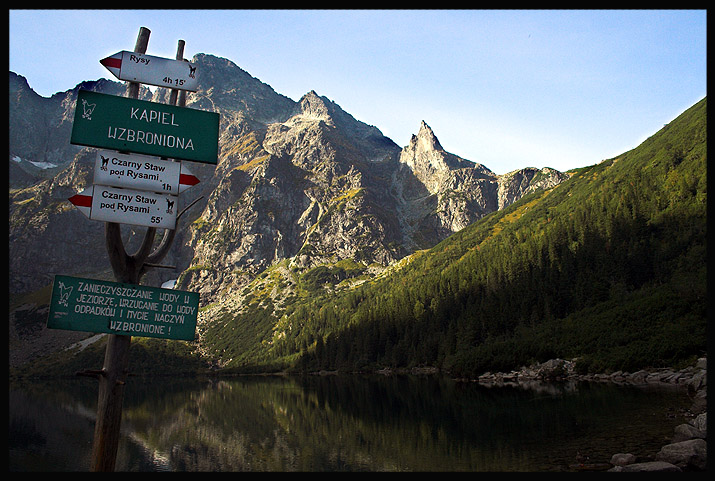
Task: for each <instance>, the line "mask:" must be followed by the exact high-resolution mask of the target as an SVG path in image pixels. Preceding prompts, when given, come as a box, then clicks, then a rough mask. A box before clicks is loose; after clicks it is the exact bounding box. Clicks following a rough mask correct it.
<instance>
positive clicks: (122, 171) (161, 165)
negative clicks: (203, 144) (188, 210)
mask: <svg viewBox="0 0 715 481" xmlns="http://www.w3.org/2000/svg"><path fill="white" fill-rule="evenodd" d="M199 182H200V181H199V179H198V178H197V177H196V176H194V175H193V174H192V173H191V172H190V171H189V169H188V168H187V167H186V166H184V165H183V164H181V163H180V162H172V161H170V160H163V159H158V158H156V157H151V156H147V155H140V154H125V153H120V152H113V151H109V150H100V151H98V152H97V160H96V162H95V164H94V183H95V185H96V184H100V185H109V186H113V187H129V188H133V189H138V190H147V191H150V192H159V193H165V194H173V195H176V194H180V193H182V192H184V191H185V190H187V189H189V188H191V187H193V186H194V185H196V184H198V183H199Z"/></svg>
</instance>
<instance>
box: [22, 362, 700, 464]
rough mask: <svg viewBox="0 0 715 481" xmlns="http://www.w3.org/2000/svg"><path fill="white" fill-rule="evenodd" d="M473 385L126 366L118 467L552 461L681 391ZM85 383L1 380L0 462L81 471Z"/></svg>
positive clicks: (87, 407)
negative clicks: (189, 373) (146, 371)
mask: <svg viewBox="0 0 715 481" xmlns="http://www.w3.org/2000/svg"><path fill="white" fill-rule="evenodd" d="M536 387H538V389H524V388H521V387H516V386H507V387H492V388H489V387H484V386H480V385H478V384H475V383H458V382H454V381H452V380H450V379H447V378H442V377H412V376H388V377H384V376H364V377H361V376H324V377H320V376H308V377H305V378H293V377H291V378H283V377H244V378H232V379H219V380H210V381H199V380H194V379H180V380H176V379H172V380H168V379H141V378H132V379H131V380H130V383H129V384H128V387H127V390H126V393H125V400H124V411H123V421H122V431H123V436H122V442H121V444H120V448H119V453H118V456H117V470H120V471H462V470H464V471H559V470H564V469H567V467H568V465H569V464H573V463H574V462H575V461H574V459H575V455H576V452H577V451H580V452H581V453H583V454H585V455H588V456H589V457H590V460H591V462H608V460H609V459H610V457H611V455H612V454H614V453H616V452H631V453H634V454H636V455H637V456H647V455H652V454H654V453H655V452H657V451H658V449H659V448H660V446H661V445H663V444H665V443H666V442H667V440H668V439H669V438H670V436H672V433H673V428H674V427H675V426H676V425H677V424H680V423H682V422H684V420H683V419H682V417H680V418H679V417H678V415H677V413H678V412H680V411H679V410H681V409H684V408H687V406H688V405H689V400H688V397H687V395H686V394H684V393H683V391H681V390H674V389H649V390H645V389H642V388H634V387H623V386H622V387H619V386H615V385H609V384H578V385H576V384H570V385H568V384H563V385H542V386H536ZM96 392H97V391H96V384H95V383H93V381H90V380H86V379H80V380H76V381H64V382H62V383H48V382H42V383H39V382H38V383H33V384H25V385H23V386H11V388H10V469H11V470H12V471H86V470H88V469H89V465H90V460H89V457H90V453H91V445H92V436H93V429H94V417H95V409H96Z"/></svg>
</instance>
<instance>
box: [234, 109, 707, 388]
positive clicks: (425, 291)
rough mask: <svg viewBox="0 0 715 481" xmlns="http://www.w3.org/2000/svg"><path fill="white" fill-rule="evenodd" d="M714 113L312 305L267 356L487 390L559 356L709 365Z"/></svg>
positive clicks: (599, 363)
mask: <svg viewBox="0 0 715 481" xmlns="http://www.w3.org/2000/svg"><path fill="white" fill-rule="evenodd" d="M705 114H706V100H705V99H703V100H702V101H701V102H699V103H698V104H696V105H695V106H693V107H692V108H691V109H689V110H688V111H686V112H685V113H683V114H682V115H681V116H680V117H679V118H678V119H676V120H675V121H673V122H671V123H670V124H669V125H667V126H666V127H664V128H663V129H662V130H661V131H660V132H658V133H657V134H656V135H654V136H652V137H651V138H649V139H648V140H646V141H645V142H644V143H643V144H642V145H640V146H639V147H638V148H636V149H634V150H632V151H629V152H627V153H625V154H623V155H621V156H619V157H617V158H614V159H610V160H607V161H604V162H602V163H600V164H597V165H594V166H591V167H585V168H581V169H577V170H575V171H573V172H572V173H571V174H572V177H571V178H570V179H569V180H568V181H566V182H564V183H562V184H561V185H559V186H557V187H556V188H554V189H552V190H550V191H540V192H536V193H534V194H532V195H530V196H527V197H525V198H523V199H522V200H521V201H519V202H517V203H515V204H514V205H512V206H510V207H509V208H506V209H504V210H502V211H499V212H495V213H493V214H492V215H490V216H487V217H486V218H484V219H482V220H481V221H479V222H477V223H475V224H473V225H472V226H470V227H468V228H466V229H464V230H463V231H461V232H459V233H457V234H455V235H454V236H452V237H450V238H449V239H447V240H445V241H444V242H442V243H441V244H439V245H437V246H435V247H434V248H433V249H431V250H430V251H429V252H428V253H426V254H423V255H421V256H419V257H417V258H415V259H414V260H413V261H412V262H410V263H409V264H407V265H406V266H405V267H404V268H402V269H400V270H399V271H397V272H395V273H393V274H392V275H390V276H387V277H385V278H382V279H380V280H376V281H371V282H367V283H364V284H363V285H361V286H360V287H357V288H354V289H346V290H344V291H342V292H341V293H338V294H337V295H331V296H329V297H327V296H324V295H317V294H318V293H316V296H315V297H313V298H302V299H301V300H300V301H297V302H295V303H293V304H292V305H291V306H290V308H289V309H287V310H286V311H285V312H279V313H277V315H278V316H282V318H281V323H282V324H284V325H290V326H291V329H289V330H284V331H282V333H283V334H282V335H281V336H280V337H274V340H273V342H272V343H271V344H270V346H267V350H266V351H264V352H263V353H262V354H261V357H262V358H263V359H271V360H272V362H275V361H280V360H283V361H284V362H286V363H291V362H293V360H295V359H296V356H297V355H299V356H300V358H299V360H298V361H297V362H295V363H294V364H293V366H294V368H295V369H308V370H318V369H344V370H359V369H374V368H379V367H383V366H391V367H411V366H420V365H432V366H438V367H441V368H445V369H448V370H450V371H451V372H452V373H454V374H456V375H465V376H474V375H478V374H480V373H482V372H484V371H487V370H509V369H513V368H516V367H519V366H520V365H524V364H527V363H529V362H533V361H544V360H546V359H548V358H552V357H557V356H558V357H569V358H571V357H578V358H579V363H578V368H579V369H581V370H584V371H586V370H590V371H608V370H617V369H623V370H635V369H639V368H642V367H649V366H650V367H655V366H664V365H672V364H675V363H677V362H682V361H683V360H686V359H687V358H689V357H692V356H696V355H699V354H702V353H703V352H704V351H705V348H706V341H705V339H706V335H705V326H706V315H705V311H706V307H705V306H706V290H705V286H706V267H705V266H706V262H705V261H706V200H707V182H706V163H707V151H706V115H705ZM331 279H332V280H333V281H337V280H339V279H340V276H336V272H335V271H334V269H331V268H329V267H326V268H323V269H320V270H314V271H312V272H310V273H308V274H306V275H305V276H304V279H303V280H304V281H305V282H306V283H307V285H308V287H309V288H310V289H316V288H317V287H319V286H320V284H321V283H323V282H325V281H330V280H331ZM269 317H270V316H269ZM274 319H275V317H274ZM235 321H238V322H241V319H235ZM265 322H267V323H268V322H270V319H269V318H266V319H265ZM274 322H275V321H274Z"/></svg>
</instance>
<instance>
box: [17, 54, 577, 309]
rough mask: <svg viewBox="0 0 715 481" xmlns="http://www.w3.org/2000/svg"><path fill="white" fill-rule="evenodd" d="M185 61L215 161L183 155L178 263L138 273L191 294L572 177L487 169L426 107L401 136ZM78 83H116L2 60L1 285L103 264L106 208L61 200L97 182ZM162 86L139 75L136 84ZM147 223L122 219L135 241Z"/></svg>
mask: <svg viewBox="0 0 715 481" xmlns="http://www.w3.org/2000/svg"><path fill="white" fill-rule="evenodd" d="M193 62H195V63H196V64H197V65H199V67H200V71H201V72H202V73H201V76H200V81H199V89H198V91H197V92H194V93H191V94H189V95H188V96H187V104H186V105H187V107H188V108H195V109H202V110H210V111H216V112H219V113H220V115H221V124H220V134H219V135H220V137H219V159H218V164H217V165H216V166H213V165H206V164H195V163H192V165H191V169H192V172H193V173H194V174H195V175H196V176H197V177H199V178H200V179H201V183H200V184H199V185H197V186H195V187H194V188H192V189H190V190H189V191H187V192H186V193H185V194H182V198H181V199H180V207H179V208H180V209H181V208H182V206H185V205H188V203H189V202H191V201H193V200H195V199H197V198H199V197H203V198H202V199H201V200H200V201H199V202H198V203H197V204H196V205H195V206H194V207H192V208H191V209H190V210H189V211H187V213H186V215H185V216H184V218H182V219H181V221H180V223H179V226H178V230H177V236H176V239H175V242H174V246H173V249H172V252H171V253H170V254H169V256H168V257H167V258H166V259H165V263H166V264H168V265H174V266H176V269H175V270H169V269H155V270H153V271H151V272H150V273H149V274H148V275H147V277H145V280H144V282H145V283H147V284H152V285H161V283H163V282H166V281H169V280H172V279H178V282H177V287H178V288H181V289H185V290H192V291H197V292H200V293H201V295H202V304H208V303H211V302H217V301H220V300H221V298H222V296H223V295H225V293H226V292H229V291H233V290H238V289H242V288H243V287H245V286H246V285H247V284H248V282H250V281H251V280H253V279H255V278H256V276H258V275H259V274H260V273H261V272H263V271H265V269H266V268H268V267H270V266H273V265H276V264H277V263H280V262H282V261H289V262H290V265H291V268H292V269H296V270H299V271H300V270H306V269H310V268H313V267H315V266H319V265H325V264H335V263H337V262H340V261H341V260H350V261H351V262H355V263H357V264H358V265H360V266H363V268H364V269H368V270H369V271H370V272H373V273H376V272H380V271H381V270H384V269H385V268H386V267H388V266H390V265H393V264H394V263H395V262H397V261H399V260H400V259H403V258H405V256H407V255H409V254H411V253H413V252H415V251H416V250H417V249H424V248H428V247H431V246H432V245H435V244H436V243H437V242H439V241H441V240H443V239H444V238H446V237H447V236H449V235H451V234H452V233H454V232H456V231H458V230H460V229H462V228H464V227H465V226H467V225H469V224H470V223H472V222H474V221H476V220H478V219H479V218H481V217H483V216H484V215H486V214H488V213H489V212H493V211H495V210H497V209H500V208H503V207H504V206H507V205H509V204H511V203H512V202H514V201H516V200H518V199H519V198H520V197H522V196H523V195H525V194H527V193H529V192H532V191H534V190H535V189H538V188H549V187H551V186H553V185H556V184H558V183H559V182H561V181H563V180H564V179H566V178H567V177H568V175H567V174H564V173H561V172H558V171H556V170H553V169H548V168H546V169H536V168H524V169H520V170H517V171H514V172H511V173H509V174H506V175H496V174H494V173H493V172H492V171H491V170H489V169H488V168H487V167H485V166H483V165H481V164H478V163H475V162H472V161H469V160H466V159H463V158H461V157H459V156H457V155H455V154H451V153H449V152H447V151H446V150H445V149H444V148H443V147H442V146H441V144H440V143H439V140H438V139H437V137H436V135H435V134H434V132H432V129H431V128H430V127H429V126H428V125H427V124H426V123H425V122H424V121H423V122H422V123H421V125H420V128H419V131H418V133H417V134H416V135H414V136H413V137H412V139H411V140H410V143H409V144H408V145H407V146H405V147H404V148H400V147H399V146H398V145H397V144H395V143H394V142H393V141H392V140H391V139H389V138H387V137H385V136H384V135H383V134H382V133H381V132H380V130H379V129H378V128H377V127H375V126H371V125H367V124H365V123H363V122H361V121H358V120H356V119H355V118H354V117H353V116H351V115H350V114H349V113H347V112H345V111H344V110H343V109H342V108H340V106H339V105H338V104H337V103H335V102H334V101H332V100H329V99H327V98H326V97H323V96H320V95H318V94H317V93H316V92H314V91H310V92H308V93H307V94H305V95H304V96H303V97H302V98H301V99H300V100H299V101H297V102H296V101H293V100H291V99H289V98H288V97H285V96H283V95H281V94H278V93H276V92H275V91H274V90H273V89H272V88H271V87H270V86H269V85H267V84H265V83H263V82H261V81H260V80H258V79H256V78H254V77H252V76H250V75H249V74H248V73H247V72H245V71H244V70H242V69H240V68H239V67H238V66H236V65H235V64H234V63H233V62H231V61H229V60H227V59H222V58H219V57H215V56H212V55H207V54H198V55H196V56H195V57H194V58H193ZM80 88H82V89H89V90H95V91H98V92H102V93H109V94H112V95H123V93H124V85H123V84H121V83H117V82H113V81H108V80H104V79H101V80H98V81H96V82H84V83H82V84H80V85H78V86H77V87H75V88H74V89H72V90H69V91H67V92H64V93H58V94H55V95H53V96H52V97H50V98H43V97H40V96H39V95H37V94H36V93H34V92H33V91H32V90H31V89H30V88H29V86H28V85H27V82H26V81H25V79H24V78H22V77H21V76H19V75H17V74H15V73H13V72H10V89H9V104H10V115H9V117H10V128H9V130H10V135H9V138H10V148H9V164H10V192H9V217H10V219H9V226H10V227H9V245H10V248H9V260H10V291H11V293H15V294H19V293H27V292H31V291H34V290H37V289H40V288H42V287H43V286H47V285H48V284H49V283H51V281H52V277H53V276H54V275H55V274H67V275H80V276H82V275H84V276H88V277H94V276H96V277H103V278H111V271H110V269H109V263H108V260H107V259H106V252H104V239H103V237H104V233H103V230H104V226H103V223H101V222H96V221H90V220H88V219H87V218H85V217H84V216H83V215H82V214H81V213H79V212H78V211H77V210H76V209H74V208H73V207H72V206H71V205H70V204H69V202H67V198H68V197H70V196H71V195H73V194H75V193H76V192H78V191H80V190H81V189H82V188H84V187H85V186H87V185H89V184H91V182H92V169H93V164H94V149H88V148H79V147H77V146H74V145H71V144H69V136H70V132H71V119H72V118H73V115H72V114H73V111H74V107H75V105H74V104H75V103H76V94H77V91H78V90H79V89H80ZM168 95H169V92H168V91H167V90H165V89H157V90H156V91H155V92H153V93H152V92H151V91H150V90H149V89H146V88H143V89H142V90H141V94H140V98H142V99H145V100H152V101H156V102H166V100H167V99H168ZM29 162H35V163H36V164H39V165H43V166H48V165H49V164H52V165H56V166H57V167H53V168H50V169H44V170H41V169H39V168H38V167H37V166H36V165H35V168H34V169H33V168H32V167H30V166H31V165H33V164H30V163H29ZM143 230H144V229H143V228H140V227H139V228H137V227H133V226H123V232H124V233H125V234H124V235H125V236H126V237H127V240H126V241H125V242H126V243H127V244H128V246H129V248H130V249H131V247H132V246H133V245H134V243H136V242H138V240H135V238H137V237H138V239H139V240H141V238H142V237H143Z"/></svg>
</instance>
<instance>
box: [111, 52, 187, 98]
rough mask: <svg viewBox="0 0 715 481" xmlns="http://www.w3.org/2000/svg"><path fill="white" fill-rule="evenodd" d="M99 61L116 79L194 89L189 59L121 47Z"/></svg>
mask: <svg viewBox="0 0 715 481" xmlns="http://www.w3.org/2000/svg"><path fill="white" fill-rule="evenodd" d="M99 63H101V64H102V65H104V66H105V67H106V68H107V70H109V71H110V72H111V73H112V75H114V76H115V77H117V78H118V79H119V80H126V81H129V82H138V83H145V84H149V85H157V86H159V87H167V88H172V89H180V90H189V91H191V92H195V91H196V90H197V89H198V80H197V78H196V65H194V64H193V63H191V62H186V61H183V60H172V59H169V58H162V57H154V56H153V55H143V54H140V53H137V52H128V51H126V50H122V51H121V52H117V53H115V54H114V55H110V56H109V57H107V58H103V59H102V60H100V61H99Z"/></svg>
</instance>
